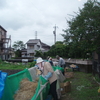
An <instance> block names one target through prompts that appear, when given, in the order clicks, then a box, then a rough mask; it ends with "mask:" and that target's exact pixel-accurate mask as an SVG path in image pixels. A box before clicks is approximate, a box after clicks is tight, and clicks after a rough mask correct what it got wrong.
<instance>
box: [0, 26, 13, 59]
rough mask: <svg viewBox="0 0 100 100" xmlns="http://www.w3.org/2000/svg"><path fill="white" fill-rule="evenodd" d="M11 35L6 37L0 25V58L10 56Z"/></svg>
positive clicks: (5, 32)
mask: <svg viewBox="0 0 100 100" xmlns="http://www.w3.org/2000/svg"><path fill="white" fill-rule="evenodd" d="M10 51H11V36H9V37H7V31H6V30H5V29H4V28H3V27H2V26H0V58H1V59H2V60H8V59H9V58H11V52H10Z"/></svg>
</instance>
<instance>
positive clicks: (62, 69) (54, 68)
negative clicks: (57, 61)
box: [52, 66, 64, 72]
mask: <svg viewBox="0 0 100 100" xmlns="http://www.w3.org/2000/svg"><path fill="white" fill-rule="evenodd" d="M52 68H53V70H54V71H55V70H57V69H58V70H60V71H62V72H63V71H64V68H62V67H59V66H52Z"/></svg>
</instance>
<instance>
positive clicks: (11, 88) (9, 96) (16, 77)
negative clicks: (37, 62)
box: [0, 69, 50, 100]
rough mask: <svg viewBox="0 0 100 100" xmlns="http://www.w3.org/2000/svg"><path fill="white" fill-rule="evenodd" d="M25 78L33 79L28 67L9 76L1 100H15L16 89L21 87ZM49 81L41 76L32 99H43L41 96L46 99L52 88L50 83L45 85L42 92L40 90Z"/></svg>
mask: <svg viewBox="0 0 100 100" xmlns="http://www.w3.org/2000/svg"><path fill="white" fill-rule="evenodd" d="M24 78H28V79H29V80H30V81H32V78H31V75H30V73H29V71H28V69H25V70H23V71H20V72H18V73H16V74H13V75H10V76H8V77H7V79H6V81H5V88H4V93H3V96H2V98H1V99H0V100H14V97H13V96H14V94H15V93H16V91H17V90H18V89H19V85H20V82H21V80H22V79H24ZM47 82H48V81H47V80H45V79H44V78H43V77H42V76H40V77H39V81H38V86H37V88H36V92H35V94H34V95H33V97H32V99H31V100H41V99H40V98H42V100H45V98H46V97H47V95H48V92H49V88H50V85H49V83H48V84H46V85H45V87H44V88H43V89H42V92H40V90H41V88H42V87H41V85H44V84H45V83H47ZM39 92H40V94H38V93H39Z"/></svg>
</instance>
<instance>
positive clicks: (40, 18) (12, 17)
mask: <svg viewBox="0 0 100 100" xmlns="http://www.w3.org/2000/svg"><path fill="white" fill-rule="evenodd" d="M86 2H87V0H0V25H1V26H2V27H3V28H4V29H6V30H7V35H11V40H12V44H13V43H14V42H15V41H20V40H21V41H23V42H24V43H26V42H27V41H28V40H29V39H35V38H36V36H35V33H36V31H37V39H40V40H41V41H42V42H44V43H46V44H48V45H50V46H51V45H53V44H54V34H53V31H54V28H53V27H54V26H55V25H56V26H57V27H58V28H57V29H56V35H57V36H56V41H63V37H62V36H61V34H63V33H64V32H63V31H62V29H66V28H67V23H66V19H69V18H72V17H71V16H69V14H70V15H75V13H74V12H78V11H79V10H78V9H79V8H83V5H84V3H86Z"/></svg>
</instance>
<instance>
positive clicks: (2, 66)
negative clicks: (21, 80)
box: [0, 61, 30, 70]
mask: <svg viewBox="0 0 100 100" xmlns="http://www.w3.org/2000/svg"><path fill="white" fill-rule="evenodd" d="M25 68H30V63H28V64H25V65H23V64H22V63H9V62H4V61H2V62H0V70H3V69H8V70H9V69H13V70H16V69H20V70H23V69H25Z"/></svg>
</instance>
